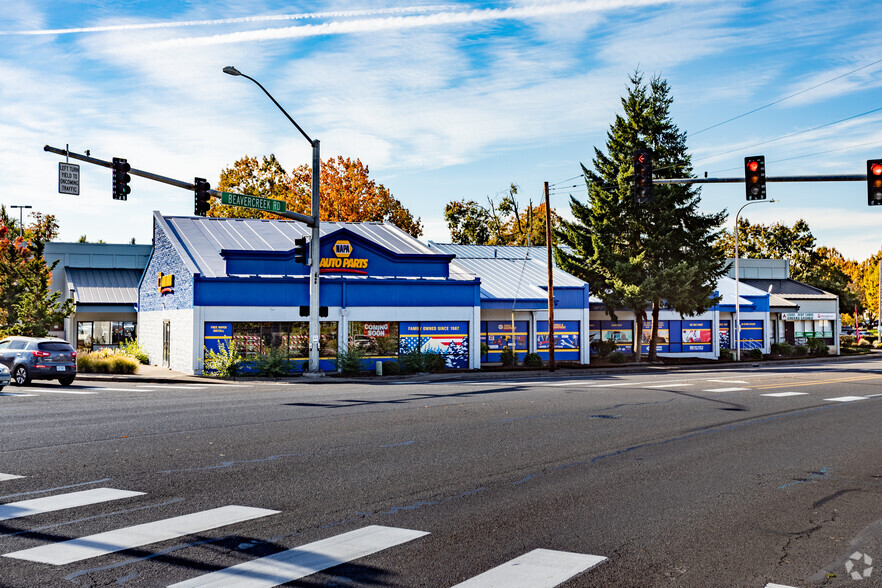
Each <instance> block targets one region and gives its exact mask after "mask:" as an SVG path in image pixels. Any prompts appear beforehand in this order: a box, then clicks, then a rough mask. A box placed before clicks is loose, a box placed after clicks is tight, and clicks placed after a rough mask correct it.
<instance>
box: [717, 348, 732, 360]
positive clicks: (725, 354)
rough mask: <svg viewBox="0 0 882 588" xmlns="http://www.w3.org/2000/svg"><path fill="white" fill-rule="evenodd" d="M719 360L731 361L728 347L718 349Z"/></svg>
mask: <svg viewBox="0 0 882 588" xmlns="http://www.w3.org/2000/svg"><path fill="white" fill-rule="evenodd" d="M720 360H721V361H732V350H731V349H729V348H728V347H723V348H722V349H720Z"/></svg>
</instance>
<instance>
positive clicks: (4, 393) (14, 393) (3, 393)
mask: <svg viewBox="0 0 882 588" xmlns="http://www.w3.org/2000/svg"><path fill="white" fill-rule="evenodd" d="M0 396H36V394H19V393H18V392H0Z"/></svg>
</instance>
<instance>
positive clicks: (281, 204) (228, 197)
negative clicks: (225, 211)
mask: <svg viewBox="0 0 882 588" xmlns="http://www.w3.org/2000/svg"><path fill="white" fill-rule="evenodd" d="M221 204H226V205H228V206H242V207H244V208H254V209H256V210H265V211H266V212H285V210H286V209H287V204H288V203H287V202H285V201H284V200H274V199H272V198H260V197H258V196H245V195H244V194H233V193H231V192H221Z"/></svg>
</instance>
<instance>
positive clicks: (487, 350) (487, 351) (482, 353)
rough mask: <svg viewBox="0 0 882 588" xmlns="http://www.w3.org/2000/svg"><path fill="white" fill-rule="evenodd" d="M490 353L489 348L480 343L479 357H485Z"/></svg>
mask: <svg viewBox="0 0 882 588" xmlns="http://www.w3.org/2000/svg"><path fill="white" fill-rule="evenodd" d="M488 353H490V346H489V345H487V344H486V343H481V356H486V355H487V354H488Z"/></svg>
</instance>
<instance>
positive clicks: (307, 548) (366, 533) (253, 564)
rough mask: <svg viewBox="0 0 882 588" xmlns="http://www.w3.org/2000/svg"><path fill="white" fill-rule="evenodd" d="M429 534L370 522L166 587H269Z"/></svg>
mask: <svg viewBox="0 0 882 588" xmlns="http://www.w3.org/2000/svg"><path fill="white" fill-rule="evenodd" d="M424 535H428V533H426V532H425V531H412V530H410V529H398V528H395V527H382V526H379V525H371V526H369V527H364V528H362V529H357V530H355V531H350V532H348V533H343V534H341V535H336V536H334V537H330V538H328V539H322V540H321V541H316V542H314V543H309V544H307V545H302V546H300V547H296V548H294V549H289V550H287V551H282V552H281V553H276V554H274V555H269V556H267V557H261V558H259V559H255V560H252V561H249V562H245V563H241V564H238V565H235V566H232V567H229V568H225V569H222V570H218V571H216V572H212V573H210V574H205V575H203V576H199V577H197V578H193V579H191V580H186V581H184V582H178V583H177V584H173V585H172V586H169V588H197V587H198V588H205V587H210V586H217V587H219V588H269V587H270V586H278V585H279V584H284V583H286V582H291V581H293V580H297V579H299V578H305V577H306V576H309V575H312V574H315V573H316V572H320V571H322V570H326V569H328V568H331V567H334V566H337V565H340V564H343V563H346V562H348V561H352V560H354V559H358V558H360V557H365V556H367V555H370V554H372V553H376V552H378V551H382V550H383V549H387V548H389V547H394V546H396V545H400V544H402V543H407V542H408V541H412V540H413V539H417V538H419V537H422V536H424Z"/></svg>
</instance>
